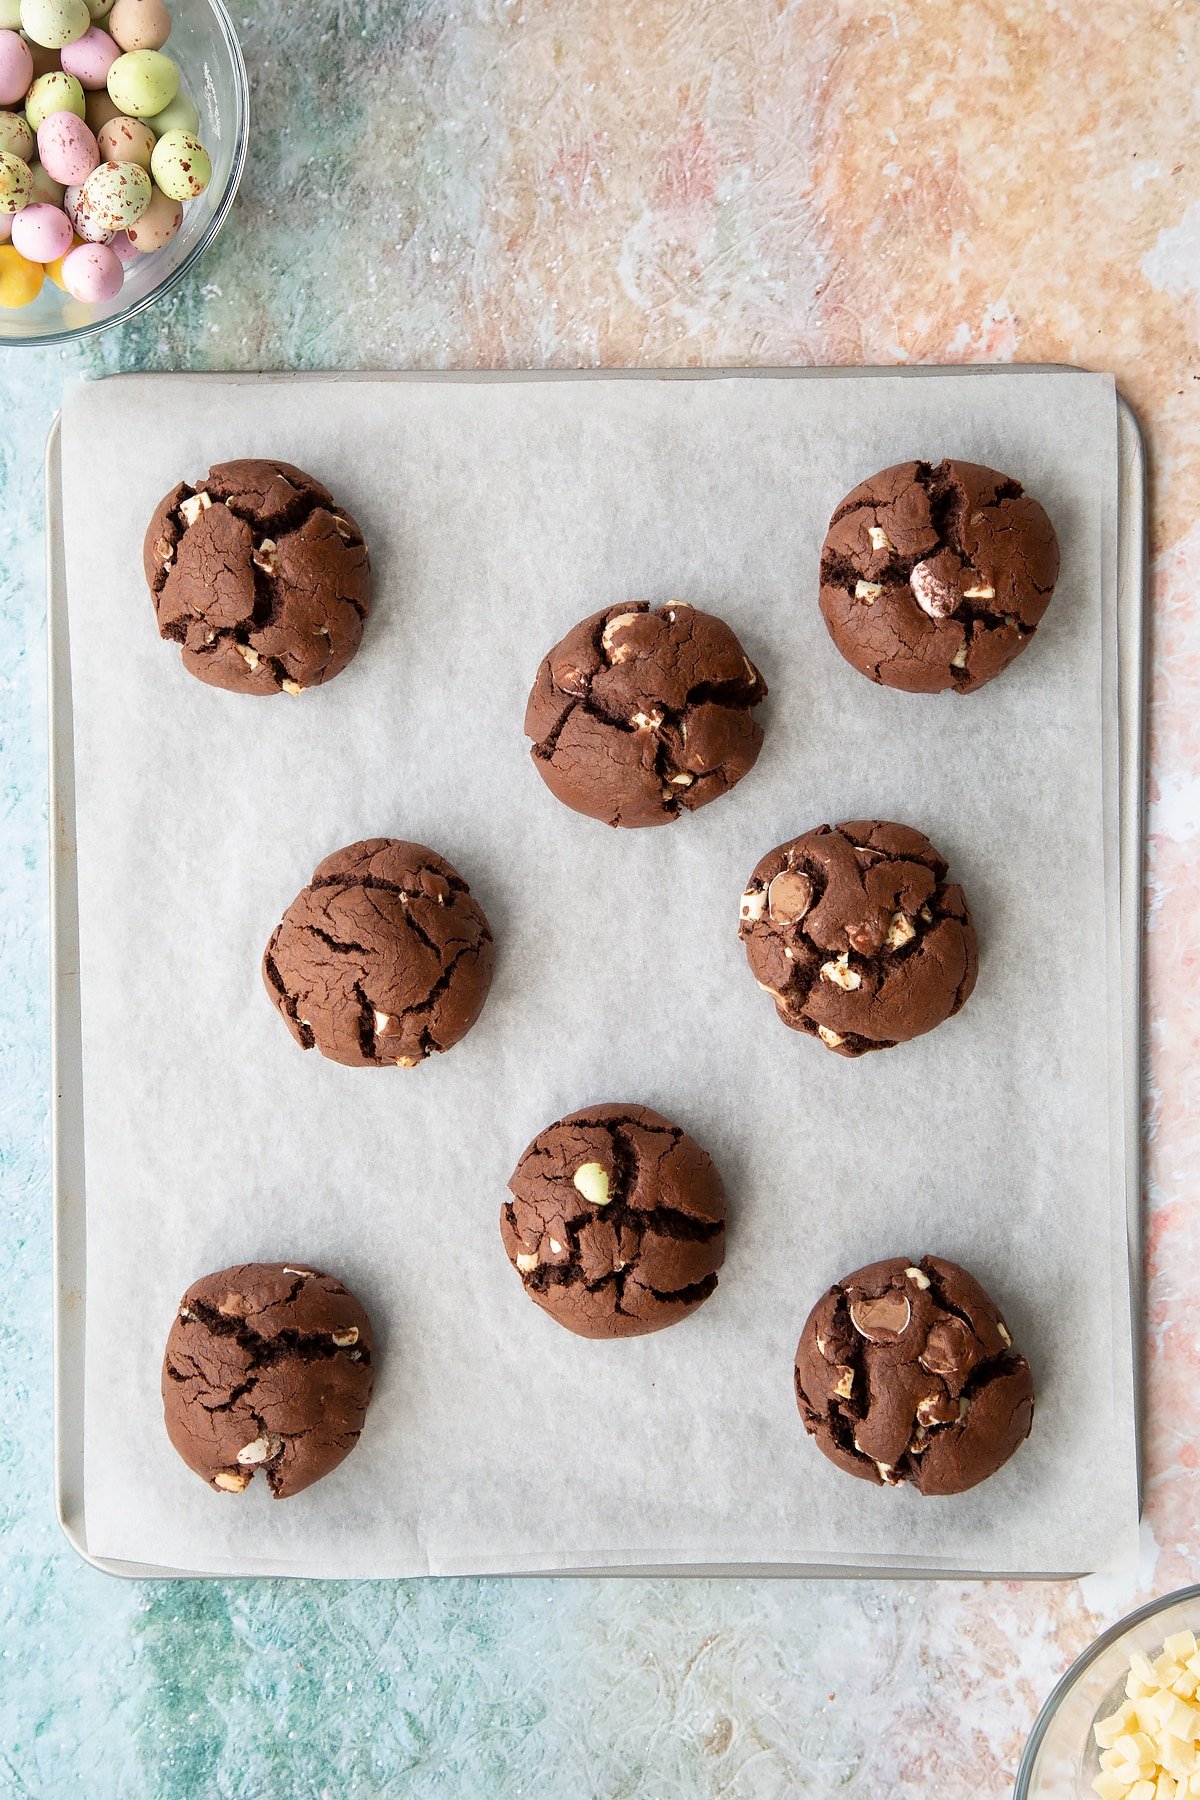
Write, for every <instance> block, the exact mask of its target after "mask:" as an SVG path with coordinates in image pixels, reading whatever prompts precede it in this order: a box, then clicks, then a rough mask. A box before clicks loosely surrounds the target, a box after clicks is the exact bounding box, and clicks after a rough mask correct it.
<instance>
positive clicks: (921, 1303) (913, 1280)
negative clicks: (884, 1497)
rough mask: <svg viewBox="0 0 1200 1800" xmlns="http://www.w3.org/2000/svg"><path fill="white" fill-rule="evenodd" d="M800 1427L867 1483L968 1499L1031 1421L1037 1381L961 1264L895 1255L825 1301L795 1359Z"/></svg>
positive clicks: (859, 1273)
mask: <svg viewBox="0 0 1200 1800" xmlns="http://www.w3.org/2000/svg"><path fill="white" fill-rule="evenodd" d="M796 1400H797V1403H798V1405H799V1407H800V1412H801V1415H802V1417H803V1419H804V1428H805V1430H806V1431H808V1432H809V1433H810V1435H811V1436H812V1437H814V1438H815V1439H816V1440H817V1444H818V1446H819V1448H820V1449H821V1450H823V1451H824V1452H825V1455H826V1456H827V1457H828V1458H829V1460H830V1461H831V1462H835V1463H836V1464H837V1466H838V1468H839V1469H845V1470H847V1472H848V1473H849V1474H851V1475H859V1476H861V1477H862V1479H863V1480H864V1481H874V1482H876V1483H877V1484H878V1483H886V1484H887V1485H888V1486H889V1487H895V1486H897V1485H898V1484H899V1483H900V1482H902V1481H907V1482H909V1483H910V1484H911V1485H912V1486H913V1487H915V1488H918V1489H919V1490H920V1492H921V1493H922V1494H962V1493H965V1492H966V1490H967V1489H968V1488H972V1487H974V1486H975V1485H976V1483H977V1482H980V1481H986V1480H987V1478H988V1476H989V1475H994V1474H995V1473H996V1470H997V1469H999V1468H1000V1467H1001V1466H1002V1465H1003V1464H1004V1463H1006V1462H1007V1461H1008V1459H1009V1457H1010V1456H1011V1455H1012V1453H1013V1451H1014V1450H1015V1449H1016V1448H1017V1446H1018V1444H1020V1443H1022V1442H1023V1441H1024V1439H1025V1438H1027V1437H1028V1436H1029V1428H1030V1426H1031V1424H1032V1423H1033V1377H1032V1376H1031V1375H1030V1373H1029V1364H1028V1363H1027V1362H1026V1361H1025V1358H1024V1357H1023V1356H1020V1355H1019V1354H1018V1353H1017V1351H1015V1350H1014V1349H1013V1348H1012V1338H1011V1337H1010V1335H1009V1331H1008V1327H1007V1326H1006V1325H1005V1323H1004V1320H1003V1319H1002V1318H1001V1317H1000V1313H999V1311H998V1309H997V1307H996V1304H995V1301H993V1300H991V1299H990V1298H989V1297H988V1295H987V1294H985V1293H984V1291H983V1289H982V1288H981V1287H980V1285H979V1283H978V1282H977V1281H976V1280H974V1278H973V1277H972V1276H970V1275H968V1274H967V1272H966V1270H965V1269H960V1268H959V1266H958V1264H957V1263H952V1262H944V1261H943V1260H942V1259H941V1257H938V1256H926V1257H923V1258H922V1259H921V1261H920V1263H914V1262H913V1261H911V1260H910V1259H909V1258H908V1257H904V1256H894V1257H892V1258H891V1260H890V1261H888V1262H877V1263H871V1264H869V1266H868V1267H867V1268H865V1269H856V1270H855V1272H854V1274H853V1275H847V1276H846V1277H845V1278H844V1280H842V1281H839V1282H838V1284H837V1286H836V1287H832V1288H830V1290H829V1292H828V1293H827V1294H823V1295H822V1296H821V1298H820V1300H818V1301H817V1304H816V1305H815V1306H814V1307H813V1309H812V1311H811V1313H809V1315H808V1321H807V1323H806V1324H805V1327H804V1330H803V1331H802V1332H801V1334H800V1344H799V1348H798V1349H797V1351H796Z"/></svg>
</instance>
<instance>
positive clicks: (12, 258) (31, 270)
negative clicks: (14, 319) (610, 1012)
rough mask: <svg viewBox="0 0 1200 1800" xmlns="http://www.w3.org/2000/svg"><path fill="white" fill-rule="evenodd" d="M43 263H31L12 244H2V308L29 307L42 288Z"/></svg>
mask: <svg viewBox="0 0 1200 1800" xmlns="http://www.w3.org/2000/svg"><path fill="white" fill-rule="evenodd" d="M43 279H44V270H43V269H42V265H41V263H35V262H29V261H28V260H27V259H26V258H25V257H24V256H22V255H21V253H20V252H19V251H18V250H14V249H13V247H12V245H11V244H0V306H3V307H8V308H10V309H11V308H14V307H18V306H28V305H29V302H30V301H31V300H36V299H37V297H38V295H39V293H40V292H41V288H42V281H43Z"/></svg>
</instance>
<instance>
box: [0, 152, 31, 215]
mask: <svg viewBox="0 0 1200 1800" xmlns="http://www.w3.org/2000/svg"><path fill="white" fill-rule="evenodd" d="M32 192H33V176H32V175H31V174H30V173H29V164H28V163H27V162H26V161H25V159H24V158H23V157H20V156H10V155H9V153H8V151H7V150H0V212H4V213H15V212H20V210H21V208H22V207H23V206H28V204H29V196H30V194H31V193H32Z"/></svg>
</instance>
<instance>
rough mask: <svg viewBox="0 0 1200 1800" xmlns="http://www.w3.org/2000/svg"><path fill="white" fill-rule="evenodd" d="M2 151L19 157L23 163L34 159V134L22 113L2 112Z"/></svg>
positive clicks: (0, 141)
mask: <svg viewBox="0 0 1200 1800" xmlns="http://www.w3.org/2000/svg"><path fill="white" fill-rule="evenodd" d="M0 150H5V151H7V152H8V154H9V156H19V157H20V159H21V161H22V162H30V161H32V159H33V133H32V131H30V129H29V127H28V125H27V124H26V123H25V121H24V119H23V118H22V117H21V115H20V113H14V112H0Z"/></svg>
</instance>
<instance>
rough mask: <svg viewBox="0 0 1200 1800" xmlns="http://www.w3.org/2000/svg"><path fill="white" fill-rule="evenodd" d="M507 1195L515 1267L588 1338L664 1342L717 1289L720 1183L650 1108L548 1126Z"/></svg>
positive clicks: (582, 1115) (706, 1159)
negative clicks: (652, 1336)
mask: <svg viewBox="0 0 1200 1800" xmlns="http://www.w3.org/2000/svg"><path fill="white" fill-rule="evenodd" d="M508 1186H509V1190H510V1192H511V1194H512V1199H511V1200H510V1201H508V1202H506V1204H505V1205H504V1206H503V1207H501V1209H500V1235H501V1237H502V1238H503V1240H504V1248H505V1250H506V1251H507V1252H508V1259H509V1261H510V1262H511V1263H512V1265H513V1267H514V1268H515V1269H516V1270H517V1272H518V1274H519V1275H520V1277H521V1280H522V1281H523V1282H524V1284H525V1292H526V1293H527V1294H528V1295H529V1298H530V1299H531V1300H533V1301H536V1303H537V1304H538V1306H540V1307H541V1308H542V1309H543V1311H545V1312H548V1313H549V1314H550V1316H551V1318H553V1319H557V1320H558V1322H559V1324H560V1325H565V1326H566V1327H567V1330H568V1331H574V1332H577V1333H578V1335H579V1336H580V1337H588V1338H615V1337H640V1336H642V1335H643V1334H644V1333H645V1332H648V1331H660V1330H661V1329H662V1328H663V1326H664V1325H673V1324H674V1323H675V1321H676V1320H677V1319H682V1318H686V1316H687V1314H688V1313H690V1312H694V1311H695V1309H696V1308H697V1307H698V1306H699V1305H700V1304H701V1303H702V1302H703V1301H705V1300H707V1299H708V1296H709V1295H710V1294H711V1293H712V1291H713V1289H714V1288H715V1287H716V1285H717V1270H718V1269H719V1268H720V1267H721V1264H722V1263H723V1262H724V1260H725V1189H724V1187H723V1186H722V1183H721V1177H720V1175H719V1174H718V1173H717V1170H716V1167H715V1165H714V1163H713V1161H712V1158H711V1157H710V1156H709V1155H708V1154H707V1153H706V1152H705V1151H703V1150H702V1149H701V1148H700V1146H699V1144H697V1143H695V1142H694V1141H693V1140H692V1139H691V1138H690V1137H689V1136H688V1135H687V1133H686V1132H685V1131H681V1130H680V1129H679V1127H678V1125H672V1124H671V1122H670V1120H669V1119H664V1118H663V1117H662V1116H661V1114H659V1113H656V1112H651V1110H650V1108H649V1107H648V1106H588V1107H585V1108H584V1110H583V1111H582V1112H577V1113H571V1114H569V1115H568V1117H567V1118H565V1119H559V1121H558V1122H557V1124H555V1125H548V1126H547V1127H546V1129H545V1131H542V1132H539V1133H538V1135H537V1137H535V1138H534V1140H533V1142H532V1144H530V1145H529V1147H528V1149H527V1150H526V1151H525V1152H524V1154H523V1155H522V1157H521V1160H520V1162H519V1163H518V1164H517V1166H516V1169H515V1170H514V1172H513V1176H512V1179H511V1181H510V1182H509V1184H508Z"/></svg>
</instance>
